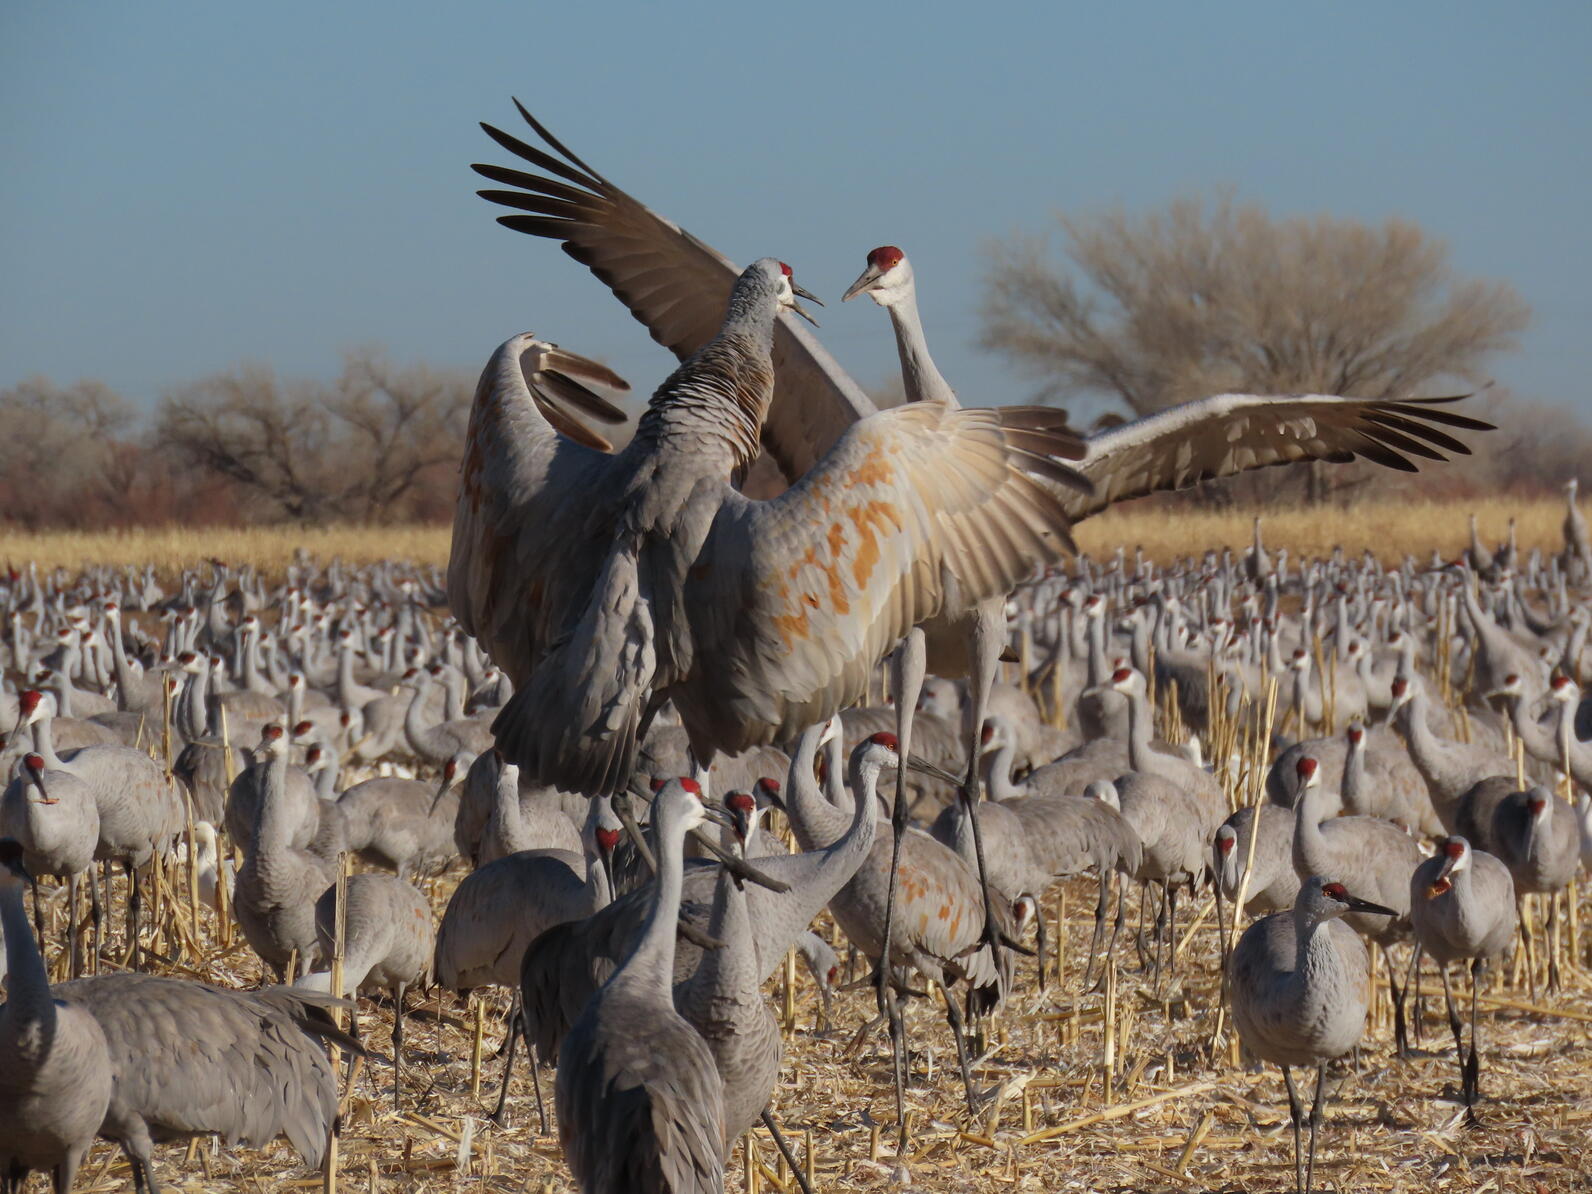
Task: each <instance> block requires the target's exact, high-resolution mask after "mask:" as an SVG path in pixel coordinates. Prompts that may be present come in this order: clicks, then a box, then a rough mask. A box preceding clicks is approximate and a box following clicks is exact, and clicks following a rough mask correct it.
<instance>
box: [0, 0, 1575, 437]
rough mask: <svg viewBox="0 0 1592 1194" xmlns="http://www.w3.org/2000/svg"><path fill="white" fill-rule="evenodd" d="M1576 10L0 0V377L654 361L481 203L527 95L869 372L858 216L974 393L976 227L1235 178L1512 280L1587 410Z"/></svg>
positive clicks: (654, 355) (654, 366) (116, 381)
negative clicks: (390, 363)
mask: <svg viewBox="0 0 1592 1194" xmlns="http://www.w3.org/2000/svg"><path fill="white" fill-rule="evenodd" d="M1589 62H1592V5H1588V4H1586V3H1584V2H1582V0H1575V2H1570V0H1566V2H1563V3H1518V4H1513V5H1507V6H1506V5H1497V4H1477V3H1469V2H1461V3H1453V2H1446V3H1426V2H1421V3H1387V2H1385V0H1383V2H1381V3H1374V4H1357V3H1346V4H1329V5H1324V4H1278V3H1275V2H1271V3H1235V4H1221V3H1208V4H1204V3H1202V4H1190V3H1176V4H1136V3H1119V4H1113V5H1104V4H1089V5H1065V4H1055V3H1049V4H1035V5H1032V6H1027V5H1002V4H982V5H977V4H940V3H923V2H918V3H912V4H899V5H886V4H869V3H861V2H859V0H852V2H850V3H840V4H834V3H827V2H820V0H802V2H800V3H777V4H763V3H733V4H712V5H707V4H699V5H693V4H686V3H676V4H667V5H662V4H660V5H647V6H642V5H635V4H612V3H607V4H605V3H586V4H568V3H564V4H557V5H554V4H532V3H497V4H488V3H456V4H437V3H415V2H394V0H386V2H383V3H379V4H378V3H364V4H357V3H301V2H297V0H272V2H271V3H267V4H237V3H217V2H215V0H203V2H187V3H160V2H158V0H150V2H139V3H127V2H124V0H117V2H103V3H96V2H90V0H73V2H63V0H6V3H5V4H4V6H3V8H0V163H3V165H0V386H6V385H10V384H12V383H13V382H15V381H16V380H18V379H20V378H23V377H26V376H29V375H31V374H37V373H42V374H47V375H49V376H50V377H52V378H54V379H56V380H57V381H62V382H69V381H73V380H75V379H78V378H81V377H93V378H100V379H102V380H104V381H105V382H107V383H109V384H110V385H111V386H113V387H114V388H116V389H118V390H120V391H122V392H123V393H125V394H127V395H129V396H130V397H132V398H134V399H135V400H138V401H140V402H153V401H154V400H156V399H157V398H158V396H159V395H160V394H161V392H162V391H163V390H164V389H166V388H167V387H170V386H173V385H176V384H179V383H181V382H183V381H185V380H188V379H191V378H194V377H197V376H199V375H201V374H204V373H207V372H211V371H214V370H219V369H223V368H226V367H228V366H230V365H232V364H234V363H236V362H238V361H240V360H243V359H253V360H261V361H266V362H269V363H271V364H273V365H275V366H276V367H277V368H278V369H279V370H280V371H281V372H283V373H284V374H288V375H305V376H318V377H330V376H332V375H334V374H335V373H336V371H337V368H338V363H339V353H340V350H341V349H343V348H344V347H346V346H350V345H355V344H362V343H381V344H385V345H387V346H388V347H389V348H390V349H391V350H392V352H393V353H394V355H395V356H396V357H398V358H399V359H417V360H425V361H428V362H431V363H434V364H437V365H445V366H461V367H469V368H471V369H474V368H477V367H479V365H480V363H481V362H482V361H484V360H485V358H486V356H487V354H488V353H489V351H490V350H491V349H492V348H493V347H494V346H495V345H496V344H497V343H498V342H499V341H501V340H502V339H504V338H505V337H506V336H508V335H510V334H512V333H514V332H517V331H521V330H526V329H531V330H535V331H537V332H539V333H542V334H544V335H547V336H550V337H551V338H554V339H557V340H559V341H560V342H562V343H564V344H567V345H569V346H570V347H572V348H579V349H581V350H584V351H587V352H590V353H593V354H596V355H601V356H603V357H605V358H606V359H607V360H608V361H609V362H610V363H611V364H613V365H614V366H615V367H616V368H618V369H620V370H621V371H622V372H625V373H626V374H628V375H629V376H630V378H631V380H632V382H633V383H634V384H635V385H636V387H637V388H638V389H640V390H642V391H643V392H645V391H647V390H650V389H651V387H652V386H653V385H654V384H655V383H656V382H657V380H658V379H659V378H660V377H661V376H662V375H663V373H664V372H665V371H666V370H667V368H668V367H669V365H670V360H669V358H667V356H666V355H665V354H663V353H662V351H661V350H660V349H657V348H655V347H654V346H653V345H652V344H651V342H650V341H649V340H648V339H647V338H646V334H645V332H644V331H643V330H642V329H641V327H640V325H638V324H635V323H633V322H632V321H631V320H630V318H629V316H628V315H626V314H625V313H624V312H623V310H622V309H621V308H620V307H619V306H618V304H617V303H615V302H614V301H613V300H612V299H611V298H610V297H609V295H608V293H607V291H606V289H605V288H603V287H602V286H601V285H600V284H599V283H597V282H596V281H595V280H594V279H592V278H591V277H590V275H588V274H587V273H586V272H585V270H584V269H582V268H580V267H578V266H577V265H575V264H574V263H573V262H571V261H570V260H568V259H567V258H566V257H565V256H564V255H563V254H562V253H560V252H559V251H558V250H557V249H556V247H554V246H553V245H552V244H550V243H547V242H542V241H537V240H533V239H531V238H527V237H522V236H519V235H517V234H514V233H510V232H508V231H506V230H504V229H501V228H499V227H498V226H497V225H495V224H494V223H493V218H492V217H493V216H494V215H495V214H496V209H493V208H491V207H489V205H487V204H486V203H484V202H483V201H481V200H479V199H477V198H475V196H474V193H473V192H474V189H475V187H476V185H477V183H478V180H477V179H476V178H475V176H474V175H473V174H471V172H470V171H469V168H468V167H469V164H470V163H471V162H472V161H478V160H502V158H503V156H504V155H503V154H502V153H501V151H498V150H497V149H496V147H495V146H493V145H491V143H490V142H488V141H487V139H486V137H485V136H484V135H483V134H482V133H481V132H480V131H479V130H478V129H477V128H476V121H477V120H481V119H486V120H491V121H493V122H495V123H504V122H507V124H506V127H512V125H513V122H514V121H515V120H516V117H515V116H514V111H513V108H512V106H511V105H510V103H509V96H510V95H511V94H512V95H518V96H520V97H521V98H522V99H523V100H524V101H525V102H526V104H527V106H529V107H530V108H531V110H532V111H534V112H536V113H537V114H538V115H539V116H540V117H541V118H542V119H543V120H544V121H545V122H546V123H547V124H548V125H549V126H550V127H551V128H552V129H553V130H554V131H555V132H556V133H558V134H559V135H560V136H561V137H563V138H564V139H565V140H566V141H567V142H568V143H569V144H570V145H571V146H572V147H573V148H574V149H575V151H576V152H577V153H579V154H581V155H582V156H583V157H585V158H586V159H587V160H588V161H590V162H591V163H592V164H593V165H594V166H596V167H597V168H598V169H599V170H602V171H603V172H604V173H606V174H607V175H608V176H609V177H610V178H612V179H613V180H614V181H615V182H617V183H618V184H619V185H621V186H623V187H625V188H627V189H629V190H630V191H631V192H632V193H634V194H635V195H637V196H638V197H640V198H641V199H642V200H643V201H644V202H647V203H649V204H650V205H652V206H653V207H654V208H655V209H656V210H658V211H660V212H662V213H664V214H666V215H668V216H671V217H672V218H674V219H675V220H677V221H678V222H680V223H681V224H683V225H684V226H685V227H687V228H689V229H690V230H692V231H693V232H695V233H696V234H697V235H699V236H701V237H702V238H704V239H705V240H707V241H709V242H710V243H712V244H714V245H715V246H717V247H718V248H720V249H721V250H723V251H724V252H725V253H727V254H728V255H729V256H731V257H732V258H734V259H735V260H738V261H741V262H746V261H749V260H751V259H752V258H754V257H758V256H761V255H763V254H772V255H777V256H780V257H782V258H784V259H785V260H787V261H789V262H791V263H792V264H793V265H794V266H795V269H796V274H797V277H798V278H799V279H800V280H801V281H802V282H803V283H804V284H805V285H807V286H808V287H809V288H810V289H813V290H815V291H816V292H818V293H819V294H820V295H821V296H823V297H826V298H828V299H829V300H830V301H831V305H830V307H829V309H828V311H827V312H826V313H822V314H821V318H822V320H823V322H824V330H823V333H822V334H823V336H824V339H825V342H826V343H827V344H828V345H829V346H830V348H831V349H832V350H833V351H834V352H835V353H836V355H837V356H839V357H840V359H841V360H842V361H843V362H844V363H845V364H846V365H847V366H848V367H849V368H850V369H851V370H852V371H853V373H854V374H855V375H856V376H857V377H858V378H859V380H861V381H862V382H863V383H864V384H870V385H871V384H876V383H879V382H882V381H884V380H885V379H886V378H888V377H889V376H890V374H891V373H892V371H893V370H894V367H895V362H894V352H893V349H892V347H891V343H890V339H889V332H888V326H887V321H886V320H885V318H884V317H883V315H882V313H881V312H879V311H877V310H876V309H874V308H873V307H872V305H871V304H858V303H852V304H848V305H847V306H845V307H839V306H837V305H835V303H834V300H835V299H838V297H839V294H840V291H841V290H842V289H843V288H844V287H845V285H846V284H847V283H849V282H850V281H851V280H852V278H853V277H855V276H856V274H857V272H858V271H859V269H860V268H861V265H862V258H863V254H864V253H865V252H866V250H867V249H868V248H870V247H871V246H873V245H875V244H879V243H884V242H894V243H897V244H900V245H901V246H902V247H904V248H906V249H907V251H908V252H909V253H910V254H911V255H912V259H913V262H914V265H915V267H916V269H917V273H918V277H919V285H920V289H921V291H922V302H923V307H924V314H925V319H926V322H927V324H928V327H929V331H930V334H931V335H932V337H933V339H934V343H935V348H936V356H937V357H938V358H939V361H940V364H941V367H942V368H943V370H944V371H945V373H946V374H947V375H948V376H949V377H950V378H951V380H952V382H953V384H955V385H956V386H957V388H958V390H959V391H960V392H961V394H962V396H963V398H964V401H967V402H968V403H969V404H972V405H985V404H990V403H995V402H1006V401H1013V400H1017V399H1020V398H1022V397H1024V396H1025V395H1026V394H1027V393H1028V392H1029V386H1028V383H1026V382H1024V381H1023V380H1021V379H1019V378H1018V377H1016V376H1015V375H1014V374H1013V373H1011V372H1010V371H1009V370H1008V369H1007V368H1006V367H1005V366H1004V365H1003V364H1002V362H1000V361H999V360H998V359H996V358H994V357H992V356H990V355H988V354H985V353H982V352H980V351H979V350H978V349H977V348H976V347H975V346H974V340H975V338H976V335H977V331H978V301H979V292H980V286H979V278H980V271H981V256H980V247H981V242H983V241H984V240H985V239H986V238H988V237H990V236H991V235H998V234H1004V233H1007V232H1011V231H1017V230H1033V229H1038V228H1042V227H1045V226H1047V224H1048V223H1049V221H1050V219H1051V215H1052V213H1053V212H1055V211H1056V210H1058V209H1063V210H1067V211H1070V212H1083V211H1087V210H1090V209H1097V208H1100V207H1102V206H1105V205H1108V204H1110V203H1113V202H1116V201H1121V202H1122V203H1124V204H1126V205H1128V206H1129V207H1130V208H1134V209H1140V210H1142V209H1146V208H1150V207H1155V206H1158V205H1160V204H1162V203H1164V202H1166V201H1167V200H1169V199H1171V198H1172V197H1174V196H1178V195H1182V194H1186V193H1189V192H1205V193H1214V192H1215V190H1216V189H1218V188H1221V187H1224V186H1231V187H1232V188H1233V189H1234V190H1235V192H1236V193H1237V195H1238V196H1239V197H1240V198H1242V199H1245V200H1250V201H1254V202H1258V203H1260V204H1262V205H1264V206H1265V207H1267V208H1268V209H1270V210H1271V211H1272V212H1273V213H1276V214H1287V213H1316V212H1329V213H1332V214H1334V215H1339V216H1350V217H1356V218H1361V219H1366V220H1380V219H1382V218H1384V217H1387V216H1391V215H1397V216H1404V217H1409V218H1412V219H1414V220H1417V221H1418V222H1420V223H1421V224H1422V225H1423V226H1424V227H1425V228H1426V229H1428V230H1429V231H1431V232H1433V233H1435V234H1437V235H1438V236H1441V237H1443V238H1444V239H1446V240H1447V242H1448V243H1449V245H1450V246H1451V248H1452V252H1453V262H1454V265H1455V266H1456V267H1457V269H1458V270H1459V271H1460V272H1462V273H1464V274H1468V275H1480V276H1489V277H1498V278H1504V279H1507V280H1508V281H1510V282H1512V283H1513V284H1514V285H1515V286H1516V287H1517V288H1518V289H1519V290H1520V292H1521V293H1522V294H1523V295H1524V296H1525V298H1526V299H1527V301H1528V302H1530V304H1531V305H1532V307H1533V309H1534V312H1535V318H1534V321H1533V325H1532V329H1531V331H1530V332H1529V333H1528V335H1527V337H1526V339H1525V342H1524V346H1523V350H1522V351H1521V352H1519V353H1518V354H1515V355H1512V356H1509V357H1506V358H1502V359H1501V360H1500V361H1499V362H1498V364H1497V368H1496V371H1497V374H1498V376H1499V379H1500V380H1501V381H1503V382H1505V383H1506V384H1509V385H1511V386H1513V387H1514V388H1515V389H1516V390H1518V391H1520V392H1521V393H1523V394H1527V395H1530V396H1534V397H1541V398H1546V399H1551V400H1555V401H1560V402H1564V403H1567V404H1572V405H1575V406H1578V407H1580V408H1581V409H1584V410H1585V411H1586V412H1587V413H1588V414H1589V415H1592V399H1589V396H1588V394H1587V393H1586V389H1585V384H1584V382H1585V378H1586V377H1587V376H1588V374H1589V373H1592V369H1589V366H1592V335H1589V332H1592V303H1589V300H1588V281H1589V279H1592V237H1589V235H1588V231H1587V224H1588V220H1589V218H1592V68H1589V65H1588V64H1589Z"/></svg>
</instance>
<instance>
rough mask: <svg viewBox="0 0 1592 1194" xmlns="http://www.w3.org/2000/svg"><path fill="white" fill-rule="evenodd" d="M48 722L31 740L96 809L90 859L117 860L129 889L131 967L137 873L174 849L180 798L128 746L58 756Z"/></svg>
mask: <svg viewBox="0 0 1592 1194" xmlns="http://www.w3.org/2000/svg"><path fill="white" fill-rule="evenodd" d="M50 723H51V719H50V718H49V717H38V718H37V720H36V721H35V724H34V739H35V742H36V743H37V745H38V747H39V754H41V755H42V756H43V757H44V760H45V764H46V765H47V766H48V767H49V768H50V770H52V771H64V772H66V773H67V774H69V775H72V776H74V777H75V778H76V779H77V780H78V782H80V783H81V784H82V785H83V787H84V789H85V790H86V791H87V792H89V793H90V794H91V795H92V796H93V798H94V803H95V805H96V806H97V808H98V810H99V841H98V843H97V845H96V846H95V850H94V857H95V858H97V859H100V860H101V861H105V862H110V861H116V862H120V863H121V864H122V866H123V867H124V868H125V869H126V872H127V880H128V886H129V894H128V913H129V920H130V927H129V929H128V940H129V941H130V942H131V943H132V954H133V959H134V965H135V966H136V965H137V959H138V956H139V955H138V934H139V921H140V915H141V910H142V907H143V884H142V881H141V879H140V872H141V871H142V870H143V868H144V867H145V866H146V865H147V864H148V863H149V860H150V859H151V858H153V857H154V856H155V855H156V854H160V855H161V856H163V857H164V856H166V855H168V854H170V853H171V851H172V850H173V849H174V847H175V845H176V840H177V836H178V834H180V833H181V832H182V827H183V824H184V822H185V821H186V819H187V818H186V813H185V810H184V808H183V802H182V798H181V797H180V796H179V795H178V793H177V790H176V787H175V785H174V784H173V782H172V781H171V780H170V779H169V778H168V777H167V775H166V771H165V768H163V767H162V766H161V765H160V764H159V763H156V762H155V761H154V760H153V759H151V758H150V757H149V756H148V755H147V754H145V753H144V752H143V751H141V750H135V749H134V748H132V747H130V746H120V745H116V746H105V745H98V746H84V747H80V748H78V749H77V750H71V751H67V752H66V754H65V755H64V756H57V755H56V753H55V750H54V746H53V743H52V740H51V736H50V729H51V725H50Z"/></svg>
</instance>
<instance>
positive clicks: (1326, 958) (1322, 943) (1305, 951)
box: [1288, 900, 1336, 985]
mask: <svg viewBox="0 0 1592 1194" xmlns="http://www.w3.org/2000/svg"><path fill="white" fill-rule="evenodd" d="M1293 918H1294V972H1293V974H1292V975H1290V976H1289V980H1288V981H1289V982H1291V983H1304V984H1307V985H1308V984H1311V983H1313V981H1314V979H1315V977H1316V976H1318V975H1320V974H1330V973H1332V972H1333V971H1334V969H1335V964H1336V958H1335V957H1334V955H1333V951H1332V938H1331V937H1329V936H1328V935H1327V934H1326V933H1325V932H1323V931H1322V926H1323V925H1325V924H1326V923H1327V922H1326V921H1325V920H1324V919H1322V918H1321V917H1320V916H1318V915H1317V914H1316V911H1315V909H1313V908H1311V907H1310V905H1309V904H1307V903H1305V902H1304V901H1303V900H1300V901H1299V902H1297V903H1296V904H1294V910H1293Z"/></svg>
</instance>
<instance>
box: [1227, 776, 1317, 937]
mask: <svg viewBox="0 0 1592 1194" xmlns="http://www.w3.org/2000/svg"><path fill="white" fill-rule="evenodd" d="M1257 812H1258V813H1259V815H1260V827H1259V828H1258V829H1257V830H1256V831H1255V832H1256V834H1257V836H1256V838H1255V856H1254V863H1253V866H1252V868H1251V869H1250V871H1249V881H1248V883H1247V884H1245V894H1244V908H1243V911H1244V912H1245V914H1246V915H1249V916H1254V915H1256V914H1259V913H1266V912H1277V911H1280V910H1281V909H1283V908H1292V907H1293V903H1294V899H1295V897H1296V896H1298V894H1299V875H1298V874H1297V872H1295V871H1294V866H1293V831H1294V813H1293V811H1292V810H1291V809H1286V808H1279V807H1278V806H1277V805H1275V804H1271V803H1269V802H1262V803H1261V804H1257V805H1248V806H1246V807H1244V808H1241V809H1239V810H1238V811H1237V812H1235V813H1234V814H1233V815H1232V816H1230V817H1228V818H1227V820H1225V821H1223V822H1222V824H1221V827H1220V828H1219V829H1217V831H1216V837H1215V839H1214V840H1213V842H1212V850H1213V853H1212V858H1211V861H1212V871H1213V873H1214V874H1215V876H1216V891H1217V894H1218V895H1220V896H1222V897H1224V898H1226V899H1228V900H1236V899H1237V898H1238V888H1239V885H1240V883H1241V882H1243V877H1244V866H1245V860H1246V859H1247V858H1248V856H1249V834H1250V829H1251V828H1252V827H1253V826H1254V825H1255V815H1256V813H1257Z"/></svg>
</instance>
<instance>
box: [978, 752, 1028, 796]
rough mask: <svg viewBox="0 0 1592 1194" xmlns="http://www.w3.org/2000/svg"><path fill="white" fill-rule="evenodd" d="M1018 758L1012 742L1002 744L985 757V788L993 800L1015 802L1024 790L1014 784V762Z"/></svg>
mask: <svg viewBox="0 0 1592 1194" xmlns="http://www.w3.org/2000/svg"><path fill="white" fill-rule="evenodd" d="M1016 757H1017V747H1016V745H1015V744H1014V743H1012V742H1002V743H1001V744H1000V745H999V746H998V747H996V748H995V749H994V750H992V751H990V752H989V754H987V755H986V756H985V757H984V787H985V789H986V790H987V791H988V793H989V798H990V799H991V800H1015V799H1017V798H1018V797H1019V796H1022V795H1023V794H1024V793H1023V789H1022V788H1020V787H1018V786H1017V785H1016V784H1014V783H1012V760H1013V759H1014V758H1016Z"/></svg>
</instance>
